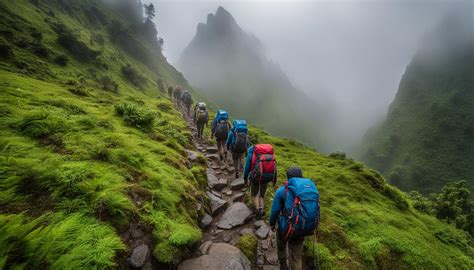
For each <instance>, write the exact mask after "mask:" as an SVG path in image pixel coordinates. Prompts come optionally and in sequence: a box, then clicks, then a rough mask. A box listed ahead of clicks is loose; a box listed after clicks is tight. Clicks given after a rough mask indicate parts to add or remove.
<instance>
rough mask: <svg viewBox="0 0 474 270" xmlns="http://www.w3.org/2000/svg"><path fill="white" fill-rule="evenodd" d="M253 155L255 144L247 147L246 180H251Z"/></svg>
mask: <svg viewBox="0 0 474 270" xmlns="http://www.w3.org/2000/svg"><path fill="white" fill-rule="evenodd" d="M252 155H253V146H251V147H249V149H247V159H245V167H244V180H245V181H248V180H249V174H250V166H251V163H252Z"/></svg>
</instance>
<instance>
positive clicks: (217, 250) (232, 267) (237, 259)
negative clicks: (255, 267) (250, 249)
mask: <svg viewBox="0 0 474 270" xmlns="http://www.w3.org/2000/svg"><path fill="white" fill-rule="evenodd" d="M251 268H252V264H251V263H250V261H249V259H248V258H247V257H246V256H245V255H244V254H243V253H242V252H241V251H240V250H239V249H238V248H236V247H234V246H231V245H229V244H225V243H214V244H212V245H211V247H210V248H209V251H208V254H207V255H202V256H200V257H197V258H195V259H190V260H185V261H183V262H182V263H181V264H180V265H178V270H202V269H209V270H211V269H229V270H250V269H251Z"/></svg>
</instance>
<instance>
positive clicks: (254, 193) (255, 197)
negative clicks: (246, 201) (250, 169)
mask: <svg viewBox="0 0 474 270" xmlns="http://www.w3.org/2000/svg"><path fill="white" fill-rule="evenodd" d="M250 183H251V184H250V194H251V195H252V202H253V206H254V208H255V209H254V211H255V213H257V211H258V204H259V199H258V183H257V184H255V183H254V182H253V181H250Z"/></svg>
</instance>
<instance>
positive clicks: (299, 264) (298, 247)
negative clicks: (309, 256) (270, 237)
mask: <svg viewBox="0 0 474 270" xmlns="http://www.w3.org/2000/svg"><path fill="white" fill-rule="evenodd" d="M303 243H304V238H303V237H301V238H299V239H296V240H292V241H290V242H289V243H288V248H289V250H290V267H291V269H292V270H302V269H303V259H302V258H303Z"/></svg>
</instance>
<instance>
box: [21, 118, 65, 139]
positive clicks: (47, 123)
mask: <svg viewBox="0 0 474 270" xmlns="http://www.w3.org/2000/svg"><path fill="white" fill-rule="evenodd" d="M66 124H67V123H66V122H65V121H64V119H63V118H62V117H59V116H57V115H53V114H50V113H46V112H40V113H35V114H31V115H28V116H25V117H24V118H23V119H22V120H21V121H20V123H18V125H17V128H18V129H19V130H20V132H21V133H23V134H24V135H26V136H28V137H32V138H45V137H48V136H50V135H53V134H55V133H61V132H64V131H66V129H67V128H66V126H67V125H66Z"/></svg>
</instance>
